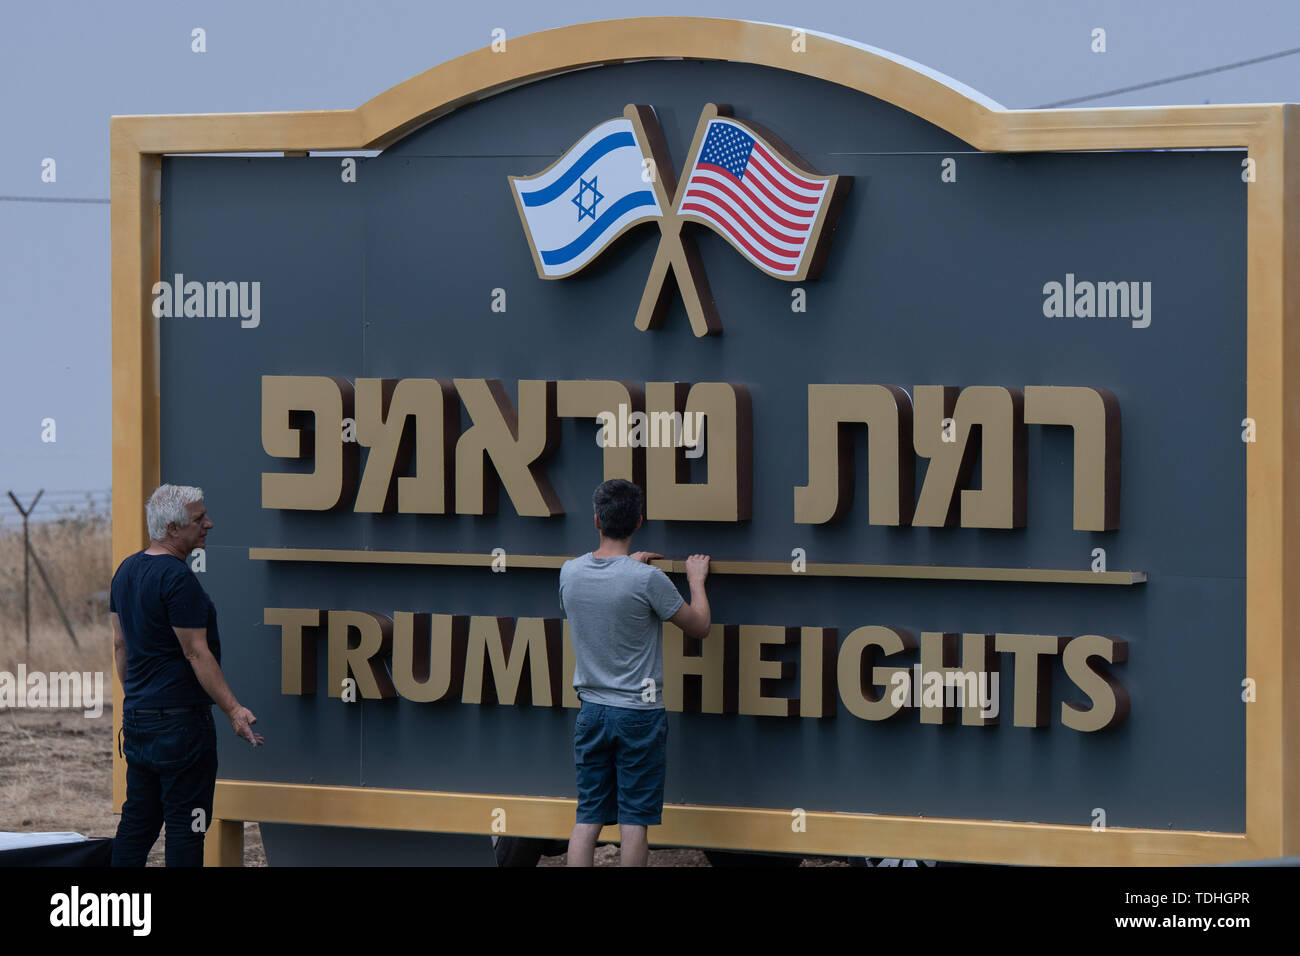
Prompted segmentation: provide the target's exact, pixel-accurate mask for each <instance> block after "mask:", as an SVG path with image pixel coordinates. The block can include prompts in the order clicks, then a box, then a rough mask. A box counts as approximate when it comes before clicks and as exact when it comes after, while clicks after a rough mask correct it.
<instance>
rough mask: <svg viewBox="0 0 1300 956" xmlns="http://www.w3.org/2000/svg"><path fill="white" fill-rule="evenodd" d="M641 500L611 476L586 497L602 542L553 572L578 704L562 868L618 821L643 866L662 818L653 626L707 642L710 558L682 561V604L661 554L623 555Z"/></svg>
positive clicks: (662, 725) (588, 854) (660, 714)
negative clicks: (649, 831)
mask: <svg viewBox="0 0 1300 956" xmlns="http://www.w3.org/2000/svg"><path fill="white" fill-rule="evenodd" d="M644 500H645V499H644V496H643V495H642V493H641V489H640V488H639V487H637V486H636V485H634V484H633V483H632V482H630V481H624V480H623V479H621V478H615V479H612V480H610V481H607V482H605V483H604V484H602V485H601V486H600V487H599V488H597V489H596V493H595V494H594V495H593V496H592V504H593V505H594V507H595V520H596V530H597V531H598V532H599V533H600V546H599V547H598V548H597V549H596V550H595V551H592V552H590V553H589V554H584V555H582V557H579V558H574V559H573V560H572V561H566V562H564V566H563V567H562V568H560V607H561V609H562V610H563V611H564V613H565V615H566V616H567V617H568V619H569V630H570V633H571V634H572V636H573V651H574V657H575V665H574V669H573V686H574V688H575V689H576V690H577V692H578V697H579V699H581V701H582V707H581V709H580V710H579V711H578V716H577V719H576V721H575V722H574V730H573V752H574V764H575V766H576V769H577V777H578V814H577V824H576V825H575V826H574V828H573V835H572V836H571V837H570V838H569V866H591V865H592V862H593V857H594V854H595V850H596V838H597V837H598V836H599V835H600V829H601V827H602V826H605V825H608V824H612V823H617V824H618V825H619V830H620V834H621V836H620V839H621V854H620V858H621V861H622V863H623V865H624V866H644V865H645V863H646V856H647V852H648V851H647V843H646V827H648V826H658V825H659V823H660V817H661V814H662V813H663V803H664V771H665V759H664V754H665V745H666V743H667V740H668V720H667V715H666V714H665V712H664V705H663V699H662V697H661V693H660V688H661V687H662V686H663V679H664V677H663V670H664V663H663V641H662V639H661V636H660V630H659V627H660V622H661V621H672V623H674V624H676V625H677V626H678V627H680V628H681V629H682V630H683V631H685V632H686V633H687V634H688V635H690V636H691V637H705V636H707V635H708V633H709V627H710V626H711V624H712V617H711V615H710V612H709V599H708V597H707V596H706V595H705V593H704V579H705V578H706V577H708V574H709V557H708V555H705V554H693V555H691V556H690V557H689V558H687V559H686V579H687V582H688V583H689V585H690V589H691V600H690V602H689V603H687V602H685V601H683V600H682V597H681V595H680V594H678V593H677V588H676V586H675V585H674V584H673V583H672V582H671V581H669V580H668V575H666V574H664V572H663V571H661V570H659V569H658V568H656V567H654V566H652V565H651V564H650V563H649V562H650V561H651V560H653V559H655V558H662V557H663V555H661V554H652V553H651V552H649V551H638V552H636V553H635V554H629V553H628V551H629V546H630V544H631V541H632V533H633V532H634V531H636V529H637V528H639V527H641V521H642V506H643V503H644Z"/></svg>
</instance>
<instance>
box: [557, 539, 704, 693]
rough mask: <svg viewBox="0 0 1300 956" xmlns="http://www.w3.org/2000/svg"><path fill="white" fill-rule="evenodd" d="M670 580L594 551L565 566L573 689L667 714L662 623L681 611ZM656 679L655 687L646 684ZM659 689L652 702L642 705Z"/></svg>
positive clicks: (563, 581) (563, 585)
mask: <svg viewBox="0 0 1300 956" xmlns="http://www.w3.org/2000/svg"><path fill="white" fill-rule="evenodd" d="M683 603H684V602H683V601H682V596H681V595H680V594H679V593H678V592H677V588H676V587H675V586H674V585H673V582H672V581H670V580H668V575H666V574H664V573H663V572H662V571H660V570H659V569H658V568H656V567H654V566H652V565H649V564H642V563H641V562H640V561H637V560H636V559H634V558H632V557H630V556H628V555H619V556H618V557H614V558H597V557H593V556H592V554H591V553H590V552H588V553H587V554H584V555H582V557H579V558H574V559H573V560H572V561H565V562H564V566H563V567H561V568H560V608H561V610H563V611H564V613H565V616H566V617H568V619H569V631H570V633H571V634H572V635H573V651H574V656H575V658H576V665H575V667H574V669H573V686H574V689H575V690H577V692H578V697H580V698H581V699H582V700H585V701H589V702H591V703H593V704H607V705H609V706H613V707H631V708H634V709H637V710H657V709H662V708H663V706H664V702H663V684H664V646H663V641H662V640H661V639H660V633H659V622H660V621H661V620H663V621H666V620H668V619H669V618H670V617H672V616H673V615H674V614H676V613H677V610H678V608H680V607H681V606H682V604H683ZM647 679H648V680H652V681H654V684H653V685H648V684H646V683H645V681H646V680H647ZM650 686H653V688H654V700H653V701H647V700H643V699H642V695H643V694H644V693H645V692H646V690H647V689H648V688H649V687H650Z"/></svg>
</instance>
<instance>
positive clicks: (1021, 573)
mask: <svg viewBox="0 0 1300 956" xmlns="http://www.w3.org/2000/svg"><path fill="white" fill-rule="evenodd" d="M248 557H249V559H250V560H252V561H317V562H329V563H335V564H438V565H460V566H465V567H489V566H491V564H492V562H493V561H495V560H496V556H495V555H492V554H479V553H474V552H468V551H367V550H360V549H346V548H249V549H248ZM572 557H573V555H563V554H507V556H506V567H507V568H512V567H513V568H555V569H558V568H559V567H560V565H562V564H564V562H565V561H568V560H570V559H571V558H572ZM652 563H653V564H654V565H655V567H658V568H663V570H665V571H667V572H670V573H675V574H683V573H685V571H686V562H685V561H674V560H671V559H663V560H657V561H653V562H652ZM709 573H710V574H764V575H778V576H789V577H799V576H800V575H812V576H813V577H830V578H914V579H917V580H929V581H1028V582H1035V583H1041V584H1123V585H1127V584H1142V583H1144V582H1145V581H1146V579H1147V573H1146V572H1145V571H1081V570H1074V569H1057V568H966V567H955V566H943V565H932V564H836V563H827V562H822V563H814V562H809V563H808V565H807V568H806V570H804V571H795V570H794V569H793V568H791V566H790V562H789V561H727V560H719V561H710V562H709Z"/></svg>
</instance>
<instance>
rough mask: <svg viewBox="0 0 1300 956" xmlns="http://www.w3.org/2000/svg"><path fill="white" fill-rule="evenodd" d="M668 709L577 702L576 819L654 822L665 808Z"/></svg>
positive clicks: (650, 824) (636, 823)
mask: <svg viewBox="0 0 1300 956" xmlns="http://www.w3.org/2000/svg"><path fill="white" fill-rule="evenodd" d="M667 742H668V715H667V713H666V712H665V711H664V709H663V708H662V707H657V708H654V709H653V710H638V709H634V708H631V707H611V706H609V705H607V704H593V703H589V702H588V701H583V702H582V707H581V708H580V709H579V711H578V717H577V719H576V720H575V721H574V725H573V760H574V764H575V765H576V767H577V772H578V822H579V823H599V824H601V825H602V826H608V825H610V824H613V823H626V824H629V825H632V826H643V827H653V826H658V825H659V823H660V817H661V815H662V814H663V809H664V769H665V759H664V754H665V750H666V745H667Z"/></svg>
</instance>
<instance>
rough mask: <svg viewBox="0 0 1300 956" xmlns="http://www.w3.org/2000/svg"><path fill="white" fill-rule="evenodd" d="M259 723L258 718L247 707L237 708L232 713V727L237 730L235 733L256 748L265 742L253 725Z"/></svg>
mask: <svg viewBox="0 0 1300 956" xmlns="http://www.w3.org/2000/svg"><path fill="white" fill-rule="evenodd" d="M255 723H257V717H256V716H254V714H253V712H252V711H251V710H249V709H248V708H247V707H236V708H235V709H234V710H232V711H231V712H230V726H231V727H233V728H234V729H235V733H237V734H239V736H241V737H243V738H244V739H245V740H247V741H248V742H249V743H250V744H252V745H253V746H254V747H260V746H261V745H262V744H263V743H265V741H264V740H263V739H262V735H261V734H259V733H256V732H254V730H253V724H255Z"/></svg>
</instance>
